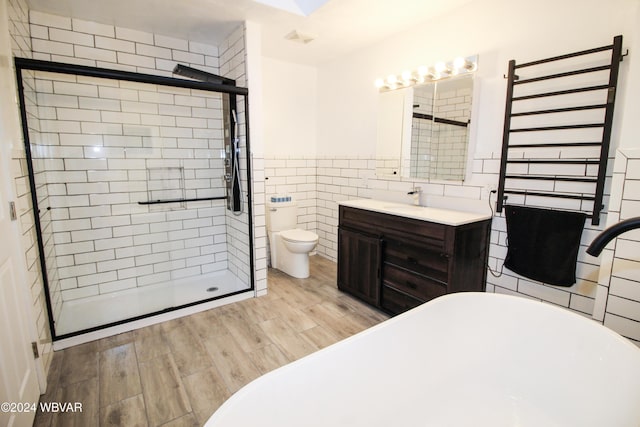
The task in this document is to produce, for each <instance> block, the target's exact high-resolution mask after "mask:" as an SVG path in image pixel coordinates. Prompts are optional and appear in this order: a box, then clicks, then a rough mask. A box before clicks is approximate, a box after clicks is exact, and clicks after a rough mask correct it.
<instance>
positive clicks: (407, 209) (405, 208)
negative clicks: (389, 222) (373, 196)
mask: <svg viewBox="0 0 640 427" xmlns="http://www.w3.org/2000/svg"><path fill="white" fill-rule="evenodd" d="M383 208H384V209H388V210H390V211H400V212H417V211H421V210H423V209H425V207H424V206H416V205H385V206H383Z"/></svg>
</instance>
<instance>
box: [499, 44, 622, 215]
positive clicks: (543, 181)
mask: <svg viewBox="0 0 640 427" xmlns="http://www.w3.org/2000/svg"><path fill="white" fill-rule="evenodd" d="M607 51H611V56H610V60H608V62H607V63H606V65H602V63H603V61H604V58H600V57H598V54H600V56H603V55H602V54H601V52H604V53H606V52H607ZM623 56H626V53H625V54H623V53H622V36H621V35H619V36H616V37H614V38H613V43H612V44H611V45H607V46H602V47H597V48H593V49H588V50H583V51H579V52H574V53H569V54H565V55H560V56H555V57H552V58H547V59H541V60H536V61H531V62H526V63H522V64H516V61H515V60H511V61H509V73H508V75H507V76H506V77H507V79H508V82H507V96H506V107H505V119H504V128H503V139H502V156H501V162H500V179H499V183H498V200H497V206H496V208H497V209H496V210H497V212H502V209H503V207H504V203H505V201H506V200H507V198H508V197H509V195H513V196H515V197H516V198H518V201H520V202H521V204H524V205H533V204H532V203H530V200H531V198H534V200H537V201H539V202H540V201H541V200H546V201H547V203H546V204H547V206H544V203H536V204H535V205H536V207H550V206H548V205H549V204H552V203H549V202H548V200H550V199H564V200H567V201H569V202H564V203H565V204H572V206H574V207H576V208H575V209H572V208H566V210H576V211H580V212H585V213H588V216H589V217H590V218H591V223H592V224H593V225H598V224H599V223H600V213H601V212H602V210H603V209H604V205H603V204H602V200H603V195H604V182H605V177H606V169H607V160H608V156H609V146H610V141H611V128H612V123H613V111H614V104H615V95H616V87H617V81H618V72H619V64H620V62H621V61H622V58H623ZM574 58H579V59H578V60H575V59H574ZM572 60H573V61H574V62H578V64H577V65H573V67H576V66H577V67H578V68H577V69H575V68H573V69H572V68H570V67H571V64H570V63H571V62H572ZM580 60H582V61H583V62H584V61H587V62H588V61H591V62H599V64H598V65H596V66H587V67H586V68H585V67H584V66H583V65H582V63H579V61H580ZM561 61H565V62H561ZM550 63H554V64H553V65H555V66H556V69H553V71H552V72H550V73H549V72H546V73H545V72H544V71H542V74H538V75H535V71H532V73H533V74H534V75H533V76H527V78H521V76H519V75H517V74H516V70H522V69H523V68H527V67H531V68H529V70H536V66H542V67H541V68H544V67H545V65H546V64H550ZM557 68H563V69H562V70H558V69H557ZM537 69H538V70H540V67H539V68H537ZM606 71H608V76H607V80H608V82H606V83H604V82H601V84H594V83H593V82H589V83H588V84H584V85H582V86H580V85H578V86H576V82H575V81H573V76H583V77H587V78H592V79H596V77H597V76H598V74H597V73H603V72H606ZM538 72H539V73H540V72H541V71H538ZM594 76H595V77H594ZM568 77H571V78H572V80H571V81H567V78H568ZM600 78H601V79H602V80H604V77H600ZM563 79H565V80H563ZM543 81H552V82H556V83H558V82H559V83H560V85H555V86H552V89H542V90H540V89H539V88H538V91H536V90H535V89H530V90H529V91H527V90H526V89H522V88H523V87H525V88H526V87H527V85H528V84H531V83H533V85H532V86H528V87H529V88H530V87H534V88H535V86H536V85H535V83H539V82H543ZM578 83H580V82H578ZM559 86H562V87H559ZM520 91H522V92H523V93H522V94H520V93H518V94H517V95H516V96H514V92H520ZM576 94H578V95H576ZM598 97H599V98H598ZM584 98H589V101H588V102H583V101H584ZM591 98H598V99H597V100H596V101H593V100H592V99H591ZM600 98H602V99H600ZM527 103H529V108H527V107H526V105H527ZM522 104H524V105H525V106H524V107H522ZM514 105H515V106H517V107H519V108H516V110H517V111H515V112H514ZM597 111H601V112H602V113H601V114H602V116H603V117H602V119H601V120H594V119H593V116H594V112H597ZM554 115H555V117H556V119H557V118H558V117H560V118H561V119H563V120H566V122H563V120H560V121H556V122H553V123H551V124H549V125H544V126H540V125H538V124H537V123H534V124H528V125H524V126H517V125H516V126H514V125H513V123H512V120H513V119H515V121H525V122H526V119H527V118H530V117H532V116H533V117H543V118H544V117H547V118H549V117H553V116H554ZM563 115H564V116H563ZM548 120H552V119H548ZM598 129H601V135H600V136H599V137H595V138H584V137H583V136H582V134H581V133H580V132H589V130H598ZM571 132H575V133H574V134H571V135H567V134H568V133H571ZM581 138H582V139H581ZM514 139H515V140H516V141H514ZM554 141H555V142H554ZM553 148H556V149H559V150H562V155H560V154H558V156H557V157H554V158H546V156H541V155H539V153H540V151H536V150H539V149H553ZM585 149H591V150H592V152H593V153H595V152H596V151H598V155H592V156H585V155H584V151H581V150H585ZM511 150H521V152H520V153H519V157H514V156H511V157H510V153H513V151H511ZM523 150H524V151H523ZM536 152H537V153H538V156H536V155H535V153H536ZM558 153H560V151H559V152H558ZM559 167H562V168H563V169H558V168H559ZM508 169H515V170H516V171H515V172H513V171H508ZM571 171H573V173H562V172H571ZM559 172H560V173H559ZM516 180H517V181H516ZM518 182H519V183H520V185H519V186H518V185H514V183H515V184H518ZM525 182H526V184H524V183H525ZM570 185H574V187H573V188H574V190H573V191H569V190H568V188H569V187H568V186H570ZM527 187H528V188H527ZM587 187H593V188H587ZM575 188H581V189H582V190H583V191H578V190H575ZM527 199H529V201H528V200H527ZM571 201H574V202H571ZM573 203H575V204H573ZM519 204H520V203H519ZM560 204H561V203H560ZM558 206H559V203H555V206H551V207H553V208H558ZM560 208H561V209H564V208H562V207H560Z"/></svg>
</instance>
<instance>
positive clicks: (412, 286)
mask: <svg viewBox="0 0 640 427" xmlns="http://www.w3.org/2000/svg"><path fill="white" fill-rule="evenodd" d="M405 283H406V285H407V286H408V287H410V288H411V289H417V288H418V285H416V284H415V283H413V282H410V281H408V280H407V281H406V282H405Z"/></svg>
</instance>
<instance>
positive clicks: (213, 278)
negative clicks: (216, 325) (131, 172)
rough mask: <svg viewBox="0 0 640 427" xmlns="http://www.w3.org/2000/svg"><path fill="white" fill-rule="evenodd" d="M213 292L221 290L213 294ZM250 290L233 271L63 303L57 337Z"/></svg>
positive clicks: (57, 324) (57, 323) (57, 326)
mask: <svg viewBox="0 0 640 427" xmlns="http://www.w3.org/2000/svg"><path fill="white" fill-rule="evenodd" d="M213 288H217V289H215V290H213ZM248 289H250V285H248V284H247V283H244V282H242V281H241V280H240V279H239V278H238V277H236V276H235V275H234V274H233V273H232V272H231V271H229V270H222V271H218V272H214V273H207V274H203V275H200V276H192V277H186V278H182V279H175V280H171V281H167V282H161V283H157V284H154V285H149V286H144V287H139V288H133V289H127V290H124V291H120V292H113V293H109V294H103V295H96V296H93V297H89V298H83V299H81V300H73V301H65V302H64V303H62V309H61V312H60V317H59V319H58V321H57V322H56V335H58V336H61V335H66V334H73V333H77V332H79V331H84V330H87V329H92V328H96V327H100V326H104V325H111V324H114V323H117V322H122V321H125V320H127V319H133V318H137V317H140V316H144V315H146V314H151V313H158V312H161V311H164V310H167V309H171V308H175V307H180V306H185V305H188V304H193V303H197V302H199V301H205V300H210V299H213V298H222V297H224V296H226V295H230V294H233V293H237V292H241V291H243V290H248Z"/></svg>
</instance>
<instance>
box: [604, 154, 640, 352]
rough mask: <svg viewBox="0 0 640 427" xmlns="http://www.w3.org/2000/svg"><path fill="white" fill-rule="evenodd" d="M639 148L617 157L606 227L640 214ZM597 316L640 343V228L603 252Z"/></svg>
mask: <svg viewBox="0 0 640 427" xmlns="http://www.w3.org/2000/svg"><path fill="white" fill-rule="evenodd" d="M639 170H640V150H637V149H634V150H629V149H627V150H619V151H618V153H617V155H616V159H615V169H614V171H613V180H612V181H613V182H614V183H615V184H614V185H613V186H612V190H611V208H610V211H609V219H608V221H607V226H612V225H614V224H616V223H617V222H619V221H623V220H625V219H630V218H633V217H637V216H640V196H638V194H640V191H637V189H638V186H640V172H638V171H639ZM601 258H602V265H603V266H606V267H607V268H603V269H602V270H601V272H600V277H599V280H598V284H599V285H598V291H599V292H598V304H597V308H598V310H596V312H594V317H595V318H597V319H598V320H600V321H603V323H604V325H605V326H607V327H609V328H611V329H613V330H614V331H616V332H618V333H620V334H621V335H623V336H625V337H627V338H629V339H631V340H632V341H634V342H635V343H636V345H640V230H632V231H628V232H626V233H623V234H621V235H620V236H619V237H618V238H617V239H615V240H614V241H613V242H612V243H610V244H609V245H607V249H606V250H605V251H604V252H603V254H602V255H601Z"/></svg>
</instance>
